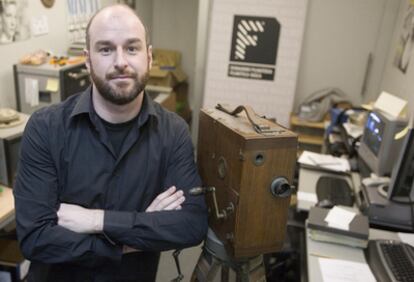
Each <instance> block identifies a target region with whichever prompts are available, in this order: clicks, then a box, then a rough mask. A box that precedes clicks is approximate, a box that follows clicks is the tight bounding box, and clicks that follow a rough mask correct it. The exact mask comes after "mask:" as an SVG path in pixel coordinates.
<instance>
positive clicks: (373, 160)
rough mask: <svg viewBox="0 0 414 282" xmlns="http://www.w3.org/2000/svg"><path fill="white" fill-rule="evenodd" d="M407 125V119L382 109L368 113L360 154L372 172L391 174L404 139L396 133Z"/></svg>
mask: <svg viewBox="0 0 414 282" xmlns="http://www.w3.org/2000/svg"><path fill="white" fill-rule="evenodd" d="M406 126H407V120H406V119H398V118H393V117H391V116H389V115H388V114H386V113H383V112H380V111H372V112H370V113H369V114H368V117H367V121H366V123H365V127H364V132H363V135H362V138H361V144H360V146H359V149H358V155H359V157H360V158H361V159H362V160H363V162H364V163H365V164H366V165H367V166H368V167H369V169H370V170H371V172H374V173H375V174H377V175H379V176H383V175H390V174H391V171H392V168H393V166H394V164H395V161H396V159H397V156H398V152H399V148H400V147H401V144H402V139H396V138H395V135H396V134H397V133H398V132H400V131H402V130H403V129H404V128H405V127H406Z"/></svg>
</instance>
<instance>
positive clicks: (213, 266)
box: [190, 250, 222, 282]
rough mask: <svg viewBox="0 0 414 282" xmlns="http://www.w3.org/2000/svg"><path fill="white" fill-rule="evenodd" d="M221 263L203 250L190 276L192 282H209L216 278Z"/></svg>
mask: <svg viewBox="0 0 414 282" xmlns="http://www.w3.org/2000/svg"><path fill="white" fill-rule="evenodd" d="M221 265H222V263H221V261H220V260H218V259H216V258H215V257H214V256H212V255H210V254H209V253H208V252H206V251H205V250H203V252H202V253H201V255H200V257H199V258H198V262H197V265H196V266H195V268H194V271H193V274H192V275H191V280H190V281H192V282H195V281H198V282H211V281H213V280H214V277H216V275H217V272H218V270H219V269H220V266H221Z"/></svg>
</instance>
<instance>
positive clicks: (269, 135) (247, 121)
mask: <svg viewBox="0 0 414 282" xmlns="http://www.w3.org/2000/svg"><path fill="white" fill-rule="evenodd" d="M243 109H244V110H246V112H247V114H246V115H243V113H240V112H238V110H240V111H242V110H243ZM229 113H230V114H229ZM237 113H239V114H237ZM198 140H199V144H198V158H197V162H198V166H199V172H200V175H201V178H202V180H203V183H204V185H205V186H207V187H210V188H209V189H208V190H209V191H211V192H209V193H207V199H208V205H209V207H210V209H211V211H212V215H211V216H210V227H211V228H212V229H213V231H214V232H215V233H216V234H217V237H218V238H219V239H220V240H221V241H222V242H223V243H224V245H225V246H226V248H227V250H228V253H229V255H230V256H232V257H234V258H243V257H244V258H245V257H253V256H257V255H260V254H263V253H269V252H274V251H278V250H280V249H281V247H282V245H283V241H284V235H285V228H286V223H287V212H288V207H289V203H290V193H291V188H290V185H289V183H291V181H292V178H293V173H294V167H295V163H296V148H297V136H296V135H295V134H294V133H292V132H291V131H289V130H287V129H286V128H284V127H281V126H280V125H278V124H275V123H273V122H271V121H269V120H266V119H263V118H259V117H258V116H257V115H256V114H255V113H254V112H253V111H252V109H251V108H250V107H238V108H237V109H236V111H233V112H231V111H229V110H226V109H224V111H222V110H218V109H208V110H206V109H203V110H201V112H200V127H199V137H198ZM213 191H214V192H213Z"/></svg>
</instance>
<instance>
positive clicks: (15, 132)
mask: <svg viewBox="0 0 414 282" xmlns="http://www.w3.org/2000/svg"><path fill="white" fill-rule="evenodd" d="M1 111H2V110H1V109H0V112H1ZM16 115H17V116H18V118H17V119H16V120H15V121H13V123H14V124H13V123H8V122H6V123H4V122H3V121H1V122H0V184H2V185H6V186H9V187H13V186H14V181H15V177H16V171H17V162H18V160H19V151H20V143H21V139H22V135H23V131H24V128H25V126H26V123H27V121H28V119H29V116H28V115H26V114H22V113H16ZM0 116H1V114H0Z"/></svg>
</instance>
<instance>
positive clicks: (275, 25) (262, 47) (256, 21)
mask: <svg viewBox="0 0 414 282" xmlns="http://www.w3.org/2000/svg"><path fill="white" fill-rule="evenodd" d="M279 34H280V23H279V22H278V21H277V19H276V18H269V17H256V16H241V15H235V16H234V23H233V35H232V41H231V52H230V62H231V63H230V64H229V69H228V76H231V77H240V78H248V79H259V80H274V75H275V65H276V58H277V49H278V44H279Z"/></svg>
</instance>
